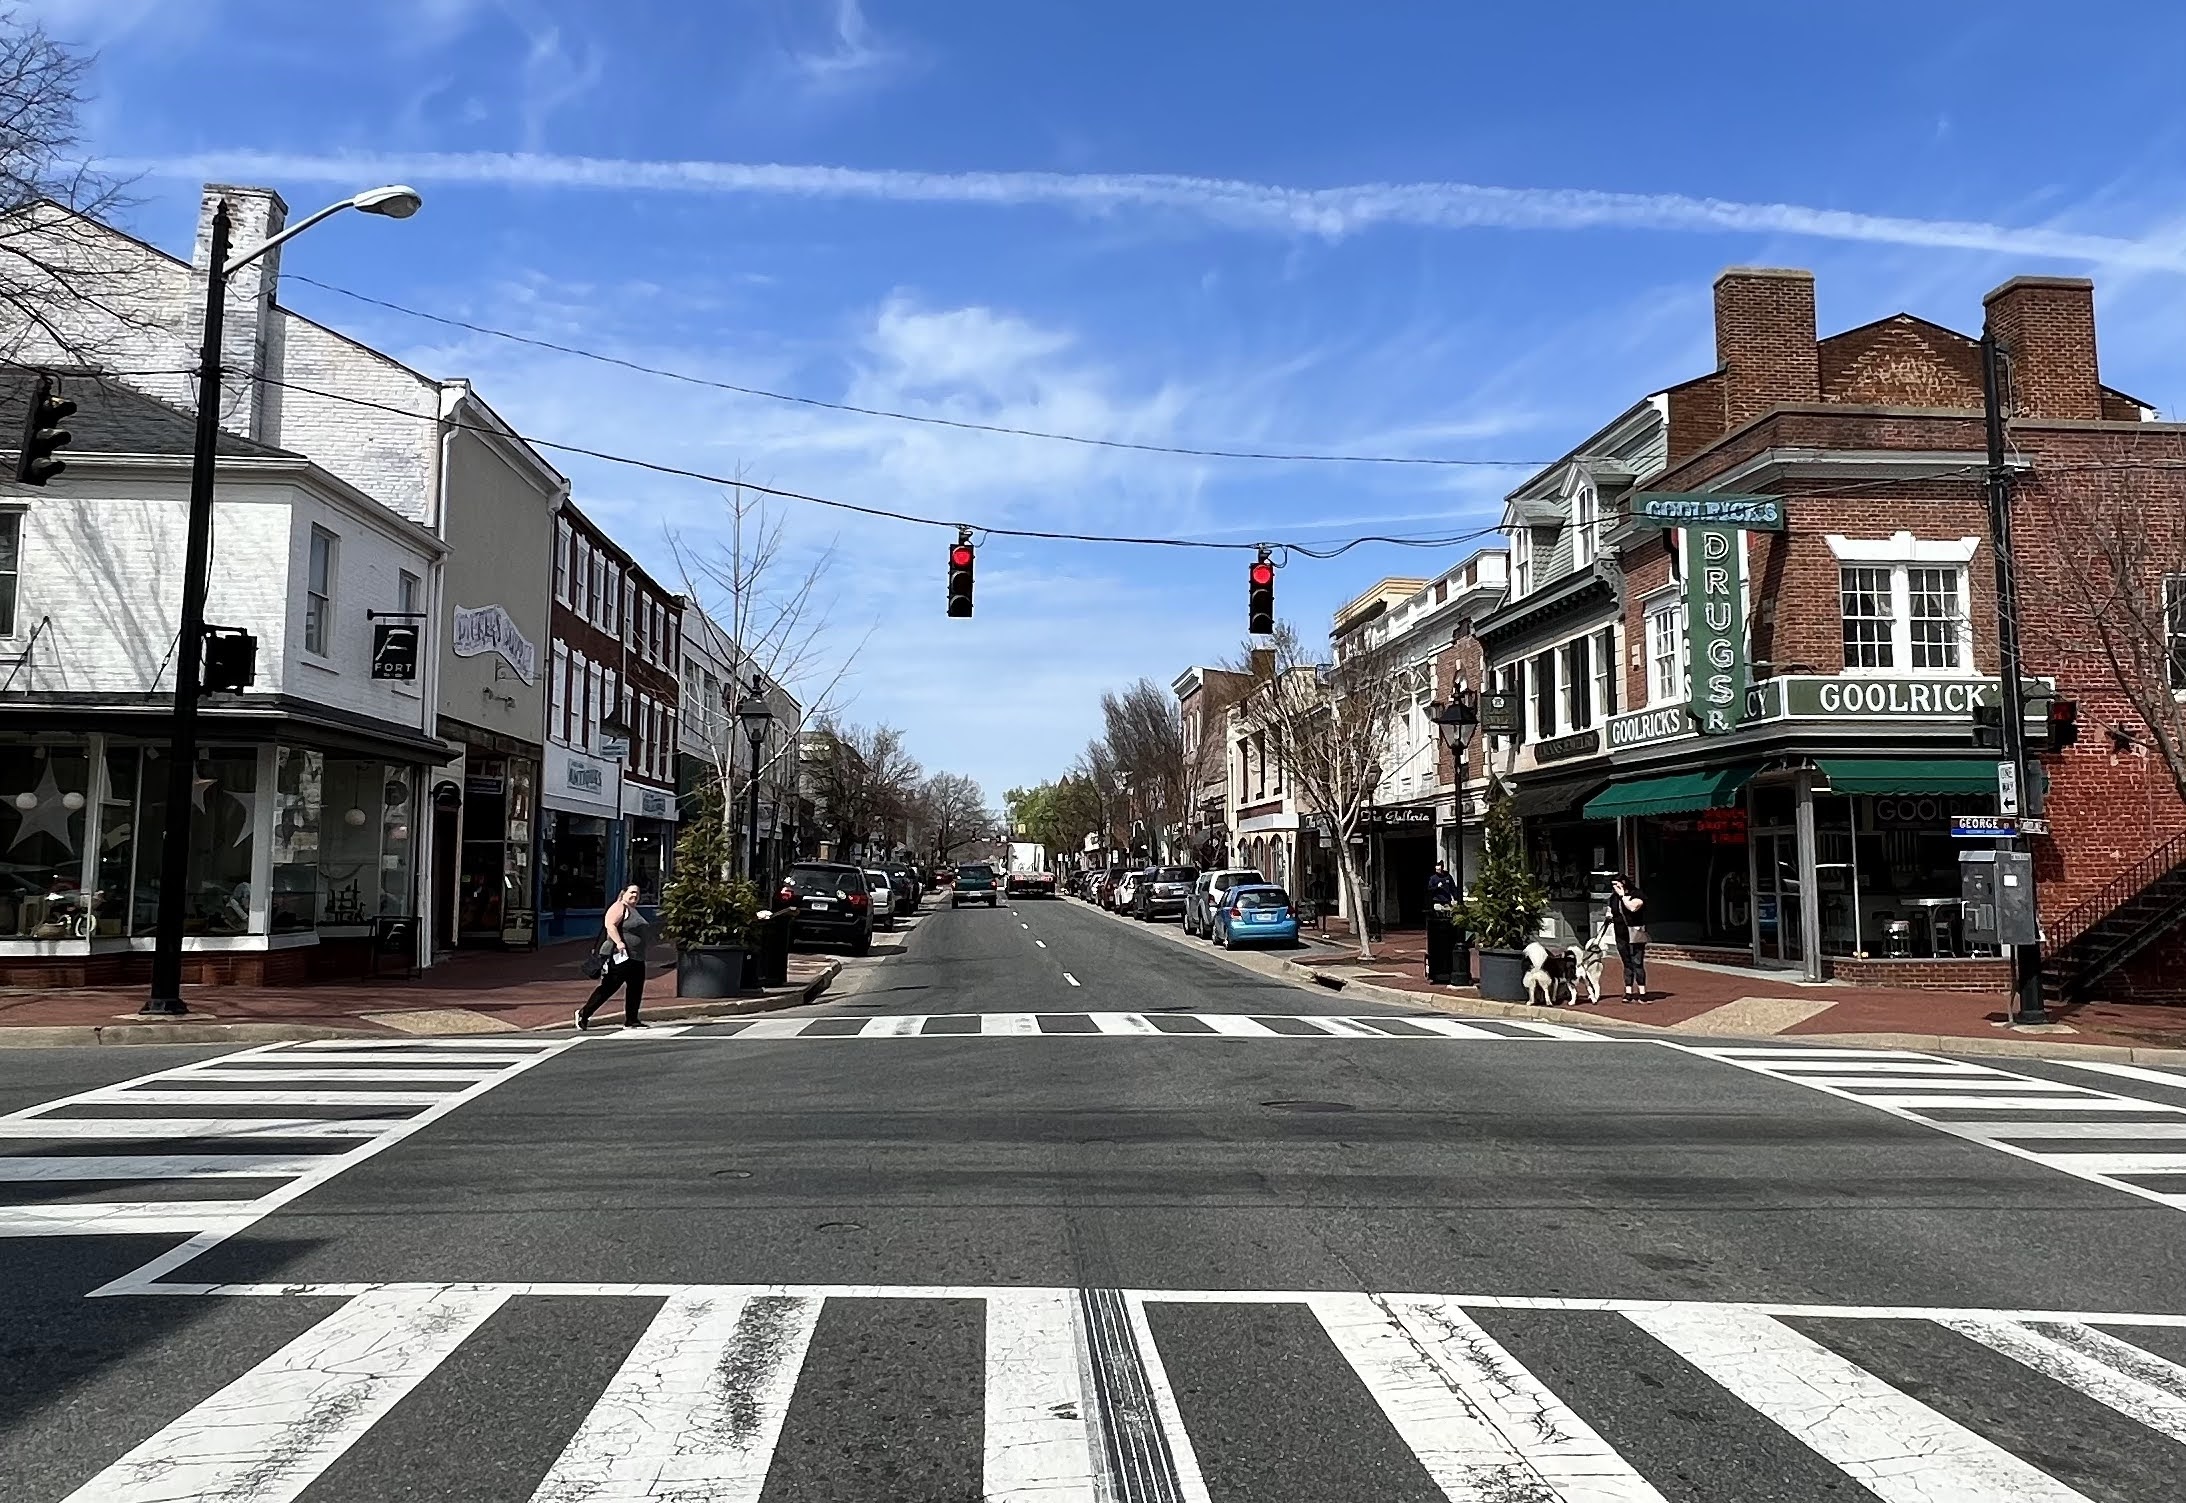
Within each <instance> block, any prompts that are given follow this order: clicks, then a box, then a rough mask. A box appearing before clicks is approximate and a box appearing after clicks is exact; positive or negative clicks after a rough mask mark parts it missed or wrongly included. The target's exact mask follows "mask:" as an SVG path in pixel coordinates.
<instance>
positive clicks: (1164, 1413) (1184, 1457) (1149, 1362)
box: [1123, 1294, 1212, 1503]
mask: <svg viewBox="0 0 2186 1503" xmlns="http://www.w3.org/2000/svg"><path fill="white" fill-rule="evenodd" d="M1123 1308H1124V1314H1125V1317H1126V1318H1127V1319H1128V1320H1129V1322H1130V1327H1131V1334H1132V1336H1133V1337H1134V1338H1135V1339H1136V1341H1137V1344H1138V1358H1139V1368H1140V1371H1141V1372H1142V1373H1143V1374H1144V1375H1145V1379H1146V1391H1147V1397H1148V1399H1149V1400H1150V1401H1151V1405H1152V1408H1153V1419H1154V1422H1155V1423H1156V1424H1157V1425H1158V1426H1160V1428H1161V1432H1162V1437H1163V1439H1165V1440H1166V1441H1167V1442H1168V1449H1169V1465H1170V1467H1171V1469H1172V1475H1173V1477H1174V1480H1175V1482H1176V1497H1177V1498H1178V1499H1179V1500H1180V1503H1212V1500H1211V1499H1210V1498H1209V1497H1208V1496H1207V1482H1206V1478H1205V1476H1204V1475H1203V1474H1202V1473H1201V1472H1200V1469H1199V1454H1198V1453H1197V1452H1196V1451H1195V1450H1193V1448H1192V1437H1191V1435H1190V1434H1189V1433H1187V1432H1186V1430H1185V1428H1184V1412H1183V1411H1182V1410H1181V1409H1179V1408H1177V1401H1176V1392H1175V1390H1174V1389H1172V1388H1171V1387H1170V1386H1169V1370H1168V1369H1167V1368H1166V1367H1164V1366H1163V1365H1162V1361H1161V1352H1160V1349H1159V1348H1157V1347H1156V1346H1155V1345H1154V1330H1153V1327H1152V1326H1151V1325H1149V1324H1148V1323H1147V1320H1146V1301H1145V1300H1143V1299H1135V1298H1133V1297H1132V1296H1130V1295H1128V1294H1127V1295H1125V1296H1124V1297H1123Z"/></svg>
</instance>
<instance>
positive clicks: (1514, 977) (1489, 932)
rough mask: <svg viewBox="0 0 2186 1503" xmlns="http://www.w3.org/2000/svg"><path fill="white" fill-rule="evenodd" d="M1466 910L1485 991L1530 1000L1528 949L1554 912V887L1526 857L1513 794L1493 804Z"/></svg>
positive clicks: (1509, 999)
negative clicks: (1550, 895)
mask: <svg viewBox="0 0 2186 1503" xmlns="http://www.w3.org/2000/svg"><path fill="white" fill-rule="evenodd" d="M1461 911H1462V913H1463V915H1464V925H1465V929H1466V932H1468V933H1469V934H1470V935H1471V936H1472V942H1473V944H1474V945H1475V946H1476V947H1477V953H1478V954H1479V956H1480V995H1481V996H1483V997H1487V998H1490V999H1492V1000H1494V1001H1497V1002H1523V1001H1525V1000H1526V982H1525V976H1526V957H1525V948H1526V946H1527V945H1529V944H1531V943H1533V941H1534V939H1535V938H1536V937H1537V936H1538V935H1539V934H1540V932H1541V920H1542V919H1544V918H1546V917H1547V916H1548V891H1547V889H1546V888H1544V887H1542V886H1541V880H1540V878H1538V877H1536V876H1534V874H1533V868H1532V867H1531V866H1530V865H1528V864H1527V862H1526V848H1525V840H1524V838H1523V836H1521V835H1520V833H1519V829H1518V813H1517V811H1516V810H1515V809H1513V808H1512V807H1511V800H1510V797H1509V795H1507V794H1506V795H1504V796H1503V797H1501V798H1498V799H1497V800H1495V802H1494V803H1493V804H1491V805H1490V806H1489V808H1488V820H1487V825H1486V828H1485V849H1484V850H1483V852H1482V854H1481V862H1480V874H1479V875H1478V876H1477V877H1475V878H1474V879H1473V888H1472V892H1471V894H1470V895H1469V896H1468V897H1467V899H1466V901H1465V903H1464V905H1463V907H1462V910H1461Z"/></svg>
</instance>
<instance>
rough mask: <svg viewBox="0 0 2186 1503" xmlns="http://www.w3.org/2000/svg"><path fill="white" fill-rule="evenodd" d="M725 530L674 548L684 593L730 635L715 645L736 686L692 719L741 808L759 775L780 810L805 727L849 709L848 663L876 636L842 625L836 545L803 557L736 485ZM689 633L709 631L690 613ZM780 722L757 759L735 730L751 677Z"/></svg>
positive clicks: (679, 539) (674, 541) (715, 773)
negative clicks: (832, 578)
mask: <svg viewBox="0 0 2186 1503" xmlns="http://www.w3.org/2000/svg"><path fill="white" fill-rule="evenodd" d="M723 501H724V508H725V521H726V527H725V529H724V532H723V535H722V536H721V537H720V538H719V539H718V540H714V541H711V542H708V543H706V544H703V545H702V544H696V543H693V542H692V541H691V540H690V539H689V538H687V537H686V536H685V535H684V534H682V533H676V532H671V533H670V534H669V536H668V545H669V548H670V550H671V551H672V552H673V553H674V555H675V560H676V566H677V569H678V570H679V571H680V573H681V574H682V577H683V594H684V598H685V599H687V600H688V601H690V602H691V603H692V604H693V605H695V606H697V607H698V608H699V610H700V611H702V612H703V613H704V615H705V617H706V621H707V622H709V623H711V624H712V626H714V627H715V628H718V631H719V633H720V635H721V637H722V638H724V639H725V640H722V641H718V642H714V643H711V644H709V645H710V647H711V650H712V651H714V652H715V653H717V654H718V655H719V656H720V657H721V658H722V659H723V660H724V662H725V663H726V664H727V666H728V668H729V676H730V679H731V683H730V684H729V685H727V686H725V689H724V698H725V701H726V703H725V704H724V705H722V706H718V707H716V706H704V705H701V706H686V707H685V709H684V712H683V713H684V714H685V716H686V717H689V716H693V715H696V716H698V717H700V718H699V719H698V720H696V721H694V722H693V723H694V724H695V725H696V726H697V727H698V728H699V729H700V731H701V732H702V734H703V735H704V739H705V743H706V748H707V759H708V761H709V762H710V763H711V768H712V781H713V783H714V784H715V786H716V787H718V788H719V789H720V791H721V794H722V797H723V798H724V799H726V800H727V807H729V808H730V809H732V810H733V809H735V808H737V807H738V800H739V799H741V798H742V797H743V796H744V791H745V790H746V788H748V786H749V785H750V783H751V781H752V780H753V779H754V778H756V779H757V780H758V781H759V783H760V786H761V788H762V789H764V788H766V787H767V786H768V785H769V784H772V785H773V787H774V790H775V792H774V800H775V803H776V807H777V809H785V808H786V807H787V806H788V804H789V803H790V801H791V800H792V799H793V798H794V796H795V792H796V782H797V776H798V772H799V746H800V742H801V733H802V732H803V730H804V729H805V728H806V727H807V726H809V725H814V724H822V723H830V722H832V721H833V720H834V719H835V718H836V717H837V716H839V715H840V714H841V712H842V710H843V708H844V698H845V686H846V684H847V683H848V680H849V676H850V670H851V668H852V667H853V666H854V665H855V664H856V662H857V660H858V656H859V654H860V653H861V652H862V651H863V650H864V648H865V644H866V642H867V641H868V640H869V639H870V638H871V636H872V628H871V627H868V628H867V629H866V631H865V632H864V633H863V634H862V635H860V636H859V637H858V639H857V640H856V641H855V642H853V643H845V642H844V641H843V640H842V638H841V637H840V636H839V635H838V632H837V620H838V617H839V612H838V611H837V610H836V608H835V604H836V603H835V600H834V597H833V596H832V595H831V594H830V593H829V592H828V590H827V588H826V586H827V579H828V575H829V573H830V572H831V571H832V569H833V567H834V562H835V550H834V548H833V547H832V546H829V547H827V548H823V549H821V550H819V551H818V552H817V553H815V554H813V555H811V556H809V557H806V558H802V559H800V558H798V557H796V556H795V555H794V554H793V553H792V551H791V550H790V548H789V545H788V543H787V541H786V539H785V537H784V534H783V526H782V523H781V522H780V520H778V519H777V518H775V517H774V516H773V515H772V514H771V513H770V512H769V510H768V508H767V505H766V503H765V499H764V498H763V497H760V496H757V495H755V494H753V493H751V492H747V491H746V490H745V489H744V488H743V487H742V486H735V487H732V488H731V490H730V492H729V494H728V495H727V496H726V497H724V498H723ZM684 630H685V634H686V636H696V635H698V634H699V633H702V632H704V631H705V630H706V627H705V624H703V623H699V624H695V629H694V623H692V622H690V621H688V620H686V623H685V627H684ZM755 676H756V677H757V678H758V679H759V681H760V692H761V693H762V694H763V695H764V696H765V697H766V698H767V699H768V701H769V703H770V705H771V706H772V707H773V709H774V712H775V715H776V717H777V724H776V726H775V727H774V728H773V730H772V731H771V732H770V734H769V735H768V738H767V740H766V741H764V742H763V743H761V747H760V754H759V757H758V759H757V760H758V765H757V767H756V768H755V767H754V766H753V765H752V760H753V759H752V758H751V756H750V754H749V752H748V751H746V750H745V742H744V738H743V736H741V735H740V734H737V733H736V726H735V724H734V723H733V715H734V710H735V705H736V702H737V701H738V700H740V699H742V698H743V697H744V696H745V695H747V694H748V693H750V692H751V683H752V679H753V678H754V677H755Z"/></svg>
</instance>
